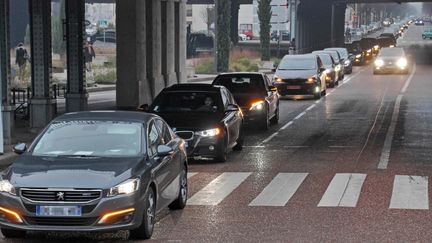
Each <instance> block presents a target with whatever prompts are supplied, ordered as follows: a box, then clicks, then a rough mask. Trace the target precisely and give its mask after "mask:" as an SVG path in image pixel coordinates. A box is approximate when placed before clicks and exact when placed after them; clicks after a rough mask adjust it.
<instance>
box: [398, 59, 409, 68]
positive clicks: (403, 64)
mask: <svg viewBox="0 0 432 243" xmlns="http://www.w3.org/2000/svg"><path fill="white" fill-rule="evenodd" d="M396 64H397V65H398V67H400V68H405V67H406V66H407V65H408V61H407V59H406V58H401V59H399V60H398V61H397V63H396Z"/></svg>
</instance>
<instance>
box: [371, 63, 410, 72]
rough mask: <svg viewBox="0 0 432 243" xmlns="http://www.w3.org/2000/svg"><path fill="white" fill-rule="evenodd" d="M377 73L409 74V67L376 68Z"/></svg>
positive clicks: (385, 66) (390, 66)
mask: <svg viewBox="0 0 432 243" xmlns="http://www.w3.org/2000/svg"><path fill="white" fill-rule="evenodd" d="M374 72H375V73H406V72H408V67H405V68H401V67H399V66H397V65H384V66H381V67H376V66H375V67H374Z"/></svg>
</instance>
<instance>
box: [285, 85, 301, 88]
mask: <svg viewBox="0 0 432 243" xmlns="http://www.w3.org/2000/svg"><path fill="white" fill-rule="evenodd" d="M287 89H301V86H300V85H288V86H287Z"/></svg>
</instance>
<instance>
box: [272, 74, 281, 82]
mask: <svg viewBox="0 0 432 243" xmlns="http://www.w3.org/2000/svg"><path fill="white" fill-rule="evenodd" d="M273 82H275V83H283V79H282V78H280V77H278V76H274V77H273Z"/></svg>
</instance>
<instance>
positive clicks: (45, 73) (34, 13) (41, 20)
mask: <svg viewBox="0 0 432 243" xmlns="http://www.w3.org/2000/svg"><path fill="white" fill-rule="evenodd" d="M30 26H31V27H30V32H31V50H32V53H31V54H32V55H31V58H32V62H31V63H32V64H31V66H32V95H31V99H30V102H29V104H30V128H31V130H32V131H34V132H37V131H39V130H40V129H42V128H43V127H45V126H46V125H47V124H48V123H49V122H50V121H51V120H52V119H53V118H54V116H55V113H56V100H55V99H53V98H52V97H53V95H52V89H51V0H30Z"/></svg>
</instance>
